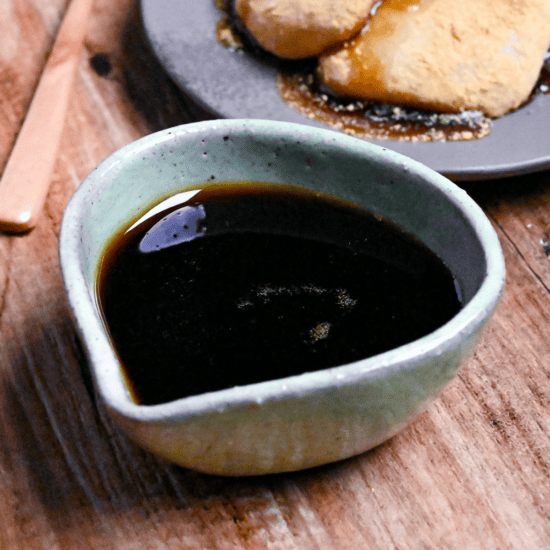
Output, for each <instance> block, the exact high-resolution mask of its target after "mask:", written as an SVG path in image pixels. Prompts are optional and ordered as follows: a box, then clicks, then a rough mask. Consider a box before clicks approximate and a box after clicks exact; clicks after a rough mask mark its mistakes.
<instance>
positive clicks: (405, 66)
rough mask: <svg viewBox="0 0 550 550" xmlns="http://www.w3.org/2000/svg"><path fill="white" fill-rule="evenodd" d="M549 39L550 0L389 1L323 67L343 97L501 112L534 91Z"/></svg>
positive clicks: (326, 79)
mask: <svg viewBox="0 0 550 550" xmlns="http://www.w3.org/2000/svg"><path fill="white" fill-rule="evenodd" d="M549 45H550V0H462V1H461V2H457V1H456V0H383V3H382V4H381V5H380V7H379V8H378V10H377V11H376V13H375V15H374V16H373V17H372V18H371V20H370V21H369V25H367V26H366V27H365V28H364V29H363V31H362V32H361V33H360V35H358V36H357V37H355V38H354V39H352V40H351V41H349V42H348V43H345V44H344V45H343V46H342V47H341V48H340V49H338V50H337V51H332V52H331V53H330V54H327V55H324V56H323V57H321V59H320V62H319V72H320V75H321V79H322V80H323V82H324V83H325V84H326V85H327V86H328V87H329V88H330V89H332V90H334V91H335V92H337V93H338V94H341V95H343V96H347V97H356V98H358V99H366V100H376V101H383V102H392V103H401V104H404V105H410V106H413V107H420V108H426V109H434V110H436V111H444V112H445V111H446V112H459V111H463V110H480V111H482V112H484V113H486V114H487V115H489V116H492V117H497V116H500V115H503V114H505V113H507V112H508V111H510V110H512V109H515V108H517V107H519V106H520V105H521V104H522V103H523V102H524V101H525V100H526V98H527V97H528V96H529V94H530V92H531V90H532V89H533V86H534V85H535V83H536V81H537V78H538V76H539V73H540V70H541V67H542V64H543V60H544V54H545V52H546V51H547V50H548V47H549Z"/></svg>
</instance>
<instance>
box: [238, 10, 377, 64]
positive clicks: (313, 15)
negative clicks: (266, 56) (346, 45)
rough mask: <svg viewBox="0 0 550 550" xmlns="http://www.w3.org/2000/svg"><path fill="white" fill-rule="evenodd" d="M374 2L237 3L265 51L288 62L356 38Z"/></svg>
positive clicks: (249, 28) (244, 21) (250, 30)
mask: <svg viewBox="0 0 550 550" xmlns="http://www.w3.org/2000/svg"><path fill="white" fill-rule="evenodd" d="M375 1H376V0H235V10H236V12H237V14H238V16H239V18H240V19H241V21H242V23H243V24H244V26H245V27H246V28H247V29H248V31H249V32H250V33H251V34H252V35H253V36H254V38H255V39H256V40H257V41H258V43H259V44H260V45H261V46H262V47H263V48H264V49H266V50H267V51H269V52H271V53H274V54H275V55H277V56H279V57H282V58H285V59H304V58H306V57H312V56H315V55H318V54H320V53H321V52H323V51H325V50H326V49H327V48H329V47H331V46H334V45H336V44H340V43H342V42H343V41H344V40H347V39H348V38H350V37H351V36H353V35H354V34H356V33H357V32H358V31H359V30H360V29H361V28H362V27H363V26H364V24H365V22H366V20H367V18H368V16H369V12H370V10H371V8H372V6H373V4H374V3H375Z"/></svg>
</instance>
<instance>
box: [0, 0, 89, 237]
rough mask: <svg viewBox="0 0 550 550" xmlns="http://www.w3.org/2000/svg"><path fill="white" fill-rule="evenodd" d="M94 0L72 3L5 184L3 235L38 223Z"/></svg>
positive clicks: (0, 198) (0, 186)
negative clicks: (5, 232)
mask: <svg viewBox="0 0 550 550" xmlns="http://www.w3.org/2000/svg"><path fill="white" fill-rule="evenodd" d="M92 2H93V0H72V3H71V5H70V6H69V9H68V10H67V13H66V15H65V18H64V20H63V23H62V24H61V28H60V30H59V33H58V35H57V38H56V40H55V44H54V46H53V49H52V51H51V53H50V56H49V58H48V61H47V63H46V66H45V68H44V71H43V73H42V76H41V77H40V81H39V83H38V87H37V89H36V92H35V94H34V97H33V99H32V102H31V105H30V108H29V111H28V113H27V117H26V118H25V121H24V123H23V127H22V128H21V132H20V133H19V136H18V137H17V140H16V142H15V146H14V148H13V151H12V153H11V156H10V158H9V160H8V163H7V165H6V169H5V170H4V174H3V176H2V180H1V181H0V230H4V231H10V232H17V233H22V232H25V231H28V230H30V229H32V228H33V227H34V226H35V225H36V222H37V219H38V218H39V216H40V214H41V212H42V209H43V207H44V202H45V200H46V195H47V193H48V188H49V184H50V179H51V175H52V172H53V167H54V164H55V161H56V158H57V150H58V148H59V141H60V139H61V132H62V131H63V125H64V121H65V116H66V112H67V105H68V103H69V95H70V92H71V88H72V85H73V82H74V76H75V73H76V68H77V66H78V62H79V58H80V52H81V50H82V44H83V41H84V37H85V35H86V29H87V23H88V15H89V13H90V9H91V6H92Z"/></svg>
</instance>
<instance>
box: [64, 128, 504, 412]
mask: <svg viewBox="0 0 550 550" xmlns="http://www.w3.org/2000/svg"><path fill="white" fill-rule="evenodd" d="M214 128H217V129H219V128H221V129H223V130H226V131H231V132H236V131H239V130H240V131H243V130H244V131H245V132H251V133H253V134H254V135H258V134H262V133H265V132H268V133H269V137H270V138H272V137H274V136H275V137H277V136H281V137H287V138H288V137H289V136H290V137H292V136H293V132H299V133H301V134H302V135H303V134H308V135H312V136H313V135H324V136H325V137H329V138H331V139H332V140H334V141H336V142H337V143H340V144H341V145H345V146H346V147H347V148H352V149H355V150H363V151H368V152H369V154H370V157H371V158H374V160H375V161H376V160H378V159H379V160H381V161H383V162H386V163H388V164H391V165H392V166H393V167H394V168H395V167H397V166H399V167H401V169H402V168H403V167H404V166H405V167H407V169H408V170H409V171H411V172H412V173H414V174H416V175H417V176H420V177H421V178H422V179H423V180H424V181H426V182H427V183H428V184H429V185H430V186H432V187H434V188H436V189H437V190H438V192H439V193H441V195H442V196H443V197H444V198H445V199H446V200H448V201H450V202H451V203H452V204H453V205H454V206H455V207H456V208H457V209H458V210H460V212H461V214H462V215H463V216H464V218H465V219H466V221H467V223H468V224H469V225H470V227H471V229H472V232H473V234H474V237H475V238H476V239H477V240H478V242H479V244H480V245H481V248H482V250H483V253H484V255H485V261H486V273H485V276H484V278H483V281H482V283H481V286H480V288H479V289H478V291H477V292H476V293H475V295H474V296H473V297H472V298H471V300H470V301H469V302H468V303H467V304H466V305H465V306H464V307H463V308H462V309H461V310H460V311H459V313H457V314H456V315H455V316H454V317H453V318H452V319H451V320H449V321H448V322H447V323H445V324H444V325H443V326H441V327H439V328H438V329H436V330H435V331H434V332H432V333H430V334H428V335H426V336H424V337H422V338H420V339H418V340H415V341H413V342H410V343H408V344H405V345H403V346H400V347H398V348H394V349H392V350H389V351H386V352H384V353H381V354H379V355H375V356H372V357H369V358H366V359H363V360H360V361H356V362H353V363H348V364H344V365H339V366H336V367H333V368H329V369H323V370H319V371H313V372H306V373H303V374H299V375H295V376H291V377H288V378H281V379H275V380H269V381H266V382H259V383H255V384H250V385H246V386H236V387H233V388H228V389H224V390H219V391H215V392H211V393H205V394H199V395H193V396H189V397H184V398H181V399H178V400H175V401H171V402H168V403H162V404H158V405H139V404H137V403H135V402H134V401H132V400H131V398H130V395H129V392H128V390H127V388H126V385H125V383H124V381H123V379H124V376H123V374H122V370H121V369H120V367H119V365H118V360H117V357H116V353H115V352H114V350H113V349H112V346H111V344H110V342H109V340H108V338H107V335H106V334H105V332H104V327H103V324H102V323H101V321H100V319H99V316H98V315H97V310H96V307H95V301H94V299H93V297H92V296H90V293H89V291H88V287H87V284H86V281H85V278H84V274H83V273H82V271H81V269H80V267H79V266H80V249H79V243H80V239H79V233H78V231H79V226H80V224H79V218H80V212H81V211H82V210H83V209H85V208H87V204H88V192H89V191H90V190H91V189H92V188H93V187H94V186H96V185H100V182H101V181H102V179H103V178H104V176H105V175H106V174H107V173H108V172H110V171H111V170H115V169H117V170H118V169H120V167H121V166H123V165H124V164H125V163H131V162H132V158H133V156H134V155H135V153H136V152H140V153H143V151H145V150H148V149H151V148H154V147H155V146H157V145H159V144H160V143H162V142H165V141H168V140H170V139H171V138H176V137H178V136H179V137H181V136H183V135H186V134H189V135H195V134H197V133H198V132H202V131H212V130H213V129H214ZM294 137H295V135H294ZM59 253H60V264H61V270H62V275H63V280H64V284H65V289H66V292H67V296H68V299H69V305H70V307H71V310H72V312H73V315H74V319H75V322H76V325H77V328H78V330H79V332H80V334H81V336H82V339H83V343H84V348H85V350H86V352H87V354H88V361H89V364H90V368H91V370H92V374H93V378H94V381H95V383H96V387H97V389H98V391H99V394H100V396H101V398H102V400H103V402H104V404H105V405H106V406H107V407H109V408H110V409H111V410H113V411H115V412H117V413H119V414H120V415H122V416H124V417H127V418H129V419H134V420H139V421H146V422H158V421H174V420H184V419H189V418H192V417H196V416H200V415H202V414H204V413H208V412H211V411H212V410H217V411H219V412H221V411H223V410H226V409H228V408H233V407H240V406H242V405H249V404H250V403H257V404H262V403H266V402H269V401H280V400H283V399H287V398H291V397H299V396H301V395H304V394H307V393H312V392H320V391H323V390H325V389H327V388H328V389H331V388H334V387H341V386H349V385H354V384H357V383H359V382H362V381H365V380H367V379H372V378H380V377H384V376H386V375H388V374H390V373H393V372H396V371H401V370H404V369H406V368H407V367H408V366H411V365H413V364H416V363H418V362H420V361H423V360H427V359H429V358H431V357H435V356H438V355H441V354H443V353H445V352H446V351H449V350H451V349H454V348H456V347H458V346H459V345H460V344H461V342H463V341H465V340H466V339H467V338H468V337H469V336H470V335H471V334H473V333H474V332H475V331H477V330H478V329H479V328H480V327H481V326H482V325H483V324H484V323H485V321H486V320H487V318H488V317H489V316H490V315H491V313H492V312H493V310H494V309H495V307H496V305H497V304H498V302H499V300H500V296H501V293H502V289H503V287H504V283H505V264H504V257H503V253H502V249H501V246H500V242H499V240H498V237H497V235H496V232H495V230H494V229H493V227H492V225H491V223H490V222H489V220H488V218H487V217H486V215H485V214H484V212H483V211H482V210H481V208H480V207H479V206H478V205H477V204H476V203H475V202H474V201H473V199H471V198H470V197H469V196H468V194H467V193H466V192H465V191H464V190H462V189H460V188H459V187H458V186H456V185H455V184H454V183H452V182H451V181H450V180H448V179H447V178H445V177H444V176H442V175H440V174H438V173H437V172H435V171H433V170H432V169H430V168H428V167H426V166H424V165H422V164H420V163H419V162H417V161H415V160H413V159H410V158H408V157H405V156H403V155H401V154H399V153H395V152H393V151H390V150H388V149H385V148H383V147H381V146H379V145H375V144H372V143H369V142H366V141H362V140H359V139H357V138H353V137H350V136H347V135H345V134H342V133H338V132H335V131H332V130H326V129H319V128H312V127H308V126H304V125H301V124H295V123H287V122H274V121H263V120H248V119H231V120H213V121H201V122H195V123H188V124H183V125H181V126H176V127H173V128H168V129H165V130H161V131H160V132H156V133H153V134H150V135H147V136H145V137H143V138H140V139H138V140H136V141H133V142H131V143H129V144H127V145H126V146H124V147H122V148H121V149H119V150H118V151H116V152H115V153H113V154H111V155H110V156H109V157H107V158H106V159H105V160H104V161H102V162H101V163H100V164H99V165H98V166H97V168H96V169H95V170H93V171H92V172H91V173H90V174H89V175H88V176H87V177H86V178H85V180H84V181H83V182H82V184H81V185H80V186H79V188H78V189H77V190H76V192H75V193H74V195H73V197H72V198H71V200H70V202H69V204H68V206H67V208H66V210H65V213H64V216H63V220H62V224H61V231H60V239H59Z"/></svg>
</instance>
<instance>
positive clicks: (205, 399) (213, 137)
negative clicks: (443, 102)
mask: <svg viewBox="0 0 550 550" xmlns="http://www.w3.org/2000/svg"><path fill="white" fill-rule="evenodd" d="M237 181H238V182H242V181H260V182H267V183H270V182H272V183H285V184H290V185H297V186H301V187H306V188H308V189H313V190H317V191H320V192H322V193H326V194H329V195H333V196H336V197H340V198H342V199H345V200H347V201H351V202H353V203H356V204H359V205H361V206H363V207H364V208H366V209H367V210H370V211H372V212H374V213H375V214H379V215H382V216H384V217H386V218H388V219H389V220H391V221H393V222H394V223H396V224H397V225H398V226H400V227H401V228H402V229H404V230H405V231H407V232H409V233H411V234H413V235H415V236H416V237H417V238H418V239H420V240H421V241H422V242H424V243H425V244H426V245H427V246H428V247H429V248H430V249H432V250H433V251H434V252H435V253H436V254H437V255H439V257H440V258H442V259H443V261H444V262H445V263H446V264H447V266H448V267H449V269H450V270H451V272H452V273H453V275H454V277H455V279H456V281H457V283H458V286H459V288H460V292H461V294H462V298H463V303H464V307H463V308H462V309H461V311H460V312H459V313H458V314H457V315H456V316H455V317H454V318H453V319H451V320H450V321H449V322H448V323H446V324H445V325H444V326H442V327H441V328H439V329H437V330H436V331H435V332H433V333H431V334H429V335H427V336H425V337H423V338H421V339H419V340H417V341H414V342H412V343H410V344H407V345H404V346H401V347H399V348H396V349H393V350H391V351H388V352H386V353H382V354H380V355H377V356H375V357H371V358H368V359H365V360H362V361H358V362H355V363H351V364H346V365H341V366H338V367H335V368H331V369H326V370H322V371H317V372H311V373H306V374H302V375H299V376H293V377H289V378H285V379H279V380H272V381H268V382H262V383H258V384H251V385H248V386H243V387H234V388H231V389H227V390H222V391H217V392H212V393H207V394H202V395H197V396H192V397H187V398H183V399H179V400H177V401H173V402H169V403H164V404H160V405H154V406H143V405H138V404H136V403H135V402H134V401H133V400H132V398H131V396H130V393H129V391H128V388H127V386H126V385H125V380H124V377H123V374H122V371H121V368H120V365H119V362H118V359H117V355H116V353H115V351H114V349H113V347H112V345H111V342H110V340H109V338H108V335H107V332H106V329H105V326H104V323H103V321H102V318H101V315H100V313H99V310H98V306H97V302H96V297H95V289H96V281H97V273H98V267H99V260H100V258H101V255H102V253H103V252H104V249H105V247H106V245H107V243H108V241H109V239H110V238H111V237H112V236H113V235H114V234H116V233H118V232H119V231H121V230H123V229H125V228H126V227H127V226H128V225H129V223H130V222H132V221H133V220H136V219H137V218H139V217H140V216H141V215H143V214H144V213H145V212H147V211H148V210H149V209H150V208H151V207H152V206H153V205H155V204H157V203H159V202H160V201H162V200H163V199H165V198H167V197H170V196H171V195H173V194H175V193H179V192H182V191H185V190H187V189H197V188H198V187H200V186H201V184H203V183H205V182H209V183H211V182H218V183H220V182H228V183H230V182H237ZM60 255H61V267H62V271H63V277H64V282H65V287H66V290H67V294H68V297H69V302H70V305H71V308H72V310H73V313H74V317H75V320H76V323H77V326H78V329H79V331H80V334H81V337H82V340H83V342H84V345H85V348H86V350H87V353H88V360H89V365H90V368H91V371H92V373H93V378H94V381H95V385H96V388H97V391H98V394H99V396H100V397H101V400H102V401H103V403H104V405H105V407H106V408H107V409H108V410H109V411H110V412H111V414H112V415H113V417H114V419H115V420H116V421H117V422H118V424H119V425H120V426H121V427H122V429H124V430H125V431H126V432H127V434H128V435H129V436H130V437H131V438H132V439H134V440H135V441H136V442H138V443H139V444H140V445H142V446H143V447H145V448H147V449H149V450H151V451H152V452H154V453H156V454H158V455H160V456H162V457H164V458H166V459H168V460H170V461H173V462H175V463H177V464H180V465H182V466H185V467H189V468H193V469H196V470H199V471H202V472H208V473H213V474H222V475H257V474H265V473H273V472H283V471H292V470H299V469H302V468H308V467H311V466H316V465H319V464H324V463H328V462H332V461H335V460H340V459H343V458H346V457H350V456H353V455H355V454H358V453H362V452H364V451H366V450H367V449H370V448H372V447H374V446H376V445H378V444H380V443H382V442H383V441H385V440H387V439H388V438H390V437H392V436H393V435H394V434H396V433H397V432H398V431H399V430H401V429H403V428H404V427H405V426H407V425H408V424H409V423H410V422H411V421H412V420H413V419H414V418H415V417H416V416H418V415H419V414H420V413H421V412H423V411H424V410H426V408H427V407H428V406H429V405H430V403H431V402H432V401H433V400H434V399H435V398H436V396H437V395H438V394H439V393H440V392H441V391H442V389H443V388H444V387H445V386H446V384H448V382H449V381H450V380H452V378H453V377H454V375H455V374H456V372H457V371H458V369H459V368H460V367H461V365H462V364H463V363H464V362H465V360H466V359H467V357H468V356H469V355H470V354H471V352H472V350H473V349H474V347H475V345H476V343H477V342H478V339H479V337H480V335H481V332H482V330H483V328H484V327H485V325H486V324H487V322H488V320H489V318H490V316H491V314H492V313H493V311H494V309H495V307H496V305H497V303H498V301H499V298H500V295H501V292H502V289H503V286H504V279H505V268H504V260H503V256H502V251H501V248H500V245H499V242H498V239H497V237H496V234H495V232H494V230H493V228H492V227H491V225H490V223H489V221H488V220H487V218H486V217H485V215H484V214H483V212H482V211H481V209H480V208H479V207H478V206H477V205H476V204H475V203H474V202H473V201H472V200H471V199H470V198H469V197H468V195H467V194H466V193H465V192H464V191H462V190H461V189H459V188H458V187H457V186H455V185H454V184H453V183H451V182H450V181H448V180H447V179H445V178H444V177H442V176H440V175H439V174H437V173H435V172H434V171H432V170H430V169H429V168H427V167H425V166H423V165H421V164H419V163H417V162H415V161H413V160H411V159H408V158H406V157H403V156H401V155H399V154H397V153H394V152H391V151H388V150H386V149H384V148H382V147H379V146H375V145H372V144H369V143H367V142H364V141H361V140H359V139H355V138H352V137H349V136H346V135H344V134H340V133H336V132H333V131H330V130H323V129H317V128H313V127H307V126H302V125H296V124H290V123H280V122H273V121H260V120H219V121H208V122H199V123H195V124H187V125H184V126H180V127H177V128H172V129H169V130H164V131H162V132H158V133H156V134H153V135H150V136H147V137H145V138H143V139H140V140H138V141H136V142H134V143H131V144H129V145H127V146H126V147H124V148H122V149H121V150H119V151H118V152H116V153H114V154H113V155H111V156H110V157H109V158H108V159H107V160H105V161H104V162H102V163H101V164H100V165H99V166H98V167H97V168H96V169H95V171H93V172H92V173H91V174H90V175H89V176H88V178H86V180H85V181H84V182H83V183H82V185H81V186H80V187H79V189H78V190H77V192H76V193H75V195H74V197H73V198H72V200H71V202H70V204H69V205H68V207H67V209H66V212H65V215H64V218H63V224H62V228H61V237H60ZM236 368H238V365H236Z"/></svg>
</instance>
